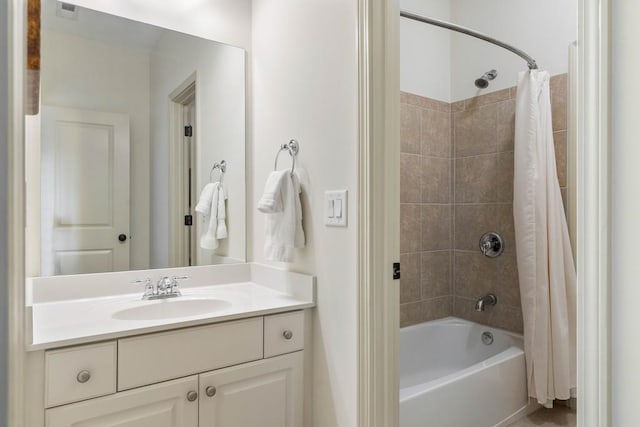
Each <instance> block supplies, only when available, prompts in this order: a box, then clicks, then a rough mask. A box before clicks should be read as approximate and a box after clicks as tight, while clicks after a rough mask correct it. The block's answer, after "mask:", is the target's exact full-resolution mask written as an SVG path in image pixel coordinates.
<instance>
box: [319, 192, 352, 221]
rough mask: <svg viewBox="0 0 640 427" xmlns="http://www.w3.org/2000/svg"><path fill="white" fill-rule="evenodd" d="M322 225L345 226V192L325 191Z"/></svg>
mask: <svg viewBox="0 0 640 427" xmlns="http://www.w3.org/2000/svg"><path fill="white" fill-rule="evenodd" d="M324 200H325V206H326V212H325V215H324V223H325V225H327V226H330V227H346V226H347V190H336V191H325V193H324Z"/></svg>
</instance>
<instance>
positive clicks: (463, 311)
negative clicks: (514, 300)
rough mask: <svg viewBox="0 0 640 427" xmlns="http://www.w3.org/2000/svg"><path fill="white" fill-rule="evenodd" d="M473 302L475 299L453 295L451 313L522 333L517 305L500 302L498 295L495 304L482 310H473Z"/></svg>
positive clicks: (474, 302) (520, 313)
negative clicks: (511, 305)
mask: <svg viewBox="0 0 640 427" xmlns="http://www.w3.org/2000/svg"><path fill="white" fill-rule="evenodd" d="M475 304H476V300H475V299H471V298H462V297H455V300H454V305H453V308H454V309H453V313H454V314H453V315H454V316H457V317H461V318H463V319H467V320H470V321H472V322H476V323H480V324H482V325H487V326H491V327H494V328H500V329H505V330H507V331H511V332H515V333H518V334H521V333H522V310H521V309H520V308H519V307H510V306H507V305H504V304H500V298H499V297H498V304H497V305H495V306H493V307H487V308H486V310H485V311H482V312H479V311H476V310H475Z"/></svg>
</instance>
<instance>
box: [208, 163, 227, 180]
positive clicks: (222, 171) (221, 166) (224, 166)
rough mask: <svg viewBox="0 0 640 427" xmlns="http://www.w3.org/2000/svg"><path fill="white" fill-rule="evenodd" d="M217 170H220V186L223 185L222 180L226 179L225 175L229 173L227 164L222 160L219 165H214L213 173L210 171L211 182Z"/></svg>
mask: <svg viewBox="0 0 640 427" xmlns="http://www.w3.org/2000/svg"><path fill="white" fill-rule="evenodd" d="M216 169H220V180H219V182H220V184H222V180H223V179H224V174H225V172H227V162H226V161H224V160H221V161H220V162H219V163H214V164H213V167H212V168H211V171H209V182H213V171H214V170H216Z"/></svg>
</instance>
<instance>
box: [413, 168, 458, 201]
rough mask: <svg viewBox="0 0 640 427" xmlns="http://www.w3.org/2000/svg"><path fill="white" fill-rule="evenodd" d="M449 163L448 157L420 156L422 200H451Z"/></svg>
mask: <svg viewBox="0 0 640 427" xmlns="http://www.w3.org/2000/svg"><path fill="white" fill-rule="evenodd" d="M451 164H452V161H451V160H450V159H441V158H437V157H423V158H422V167H421V171H422V183H421V186H420V188H422V202H423V203H449V202H451Z"/></svg>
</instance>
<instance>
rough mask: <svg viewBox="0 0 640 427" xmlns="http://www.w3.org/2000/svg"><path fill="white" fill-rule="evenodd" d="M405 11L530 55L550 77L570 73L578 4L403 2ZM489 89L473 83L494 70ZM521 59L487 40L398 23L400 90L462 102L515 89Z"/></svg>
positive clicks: (566, 0)
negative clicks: (479, 34)
mask: <svg viewBox="0 0 640 427" xmlns="http://www.w3.org/2000/svg"><path fill="white" fill-rule="evenodd" d="M400 5H401V8H402V9H403V10H406V11H410V12H415V13H418V14H424V15H426V16H429V17H433V18H438V19H444V20H448V21H451V22H453V23H456V24H459V25H463V26H467V27H469V28H471V29H474V30H476V31H480V32H483V33H486V34H488V35H490V36H493V37H495V38H497V39H499V40H502V41H504V42H506V43H509V44H511V45H513V46H515V47H517V48H519V49H522V50H524V51H525V52H526V53H528V54H529V55H531V56H532V57H533V58H534V59H536V61H537V62H538V65H539V67H540V69H542V70H547V71H549V72H550V73H551V74H552V75H556V74H562V73H566V72H567V71H568V55H569V53H568V52H569V51H568V47H569V44H571V43H572V42H573V41H575V40H576V38H577V10H578V4H577V1H576V0H563V1H557V0H540V1H537V2H535V4H532V3H531V2H529V1H526V0H514V1H504V0H484V1H481V2H479V1H477V0H455V1H454V0H428V1H424V0H401V1H400ZM494 68H495V69H497V70H498V78H497V79H496V80H494V81H493V82H491V85H490V86H489V88H488V89H485V90H482V91H480V90H478V89H477V88H476V87H475V85H474V81H475V79H477V78H478V77H480V76H481V75H482V74H484V73H485V72H486V71H489V70H490V69H494ZM526 69H527V66H526V62H525V61H524V60H522V59H520V57H518V56H516V55H514V54H513V53H510V52H508V51H506V50H504V49H502V48H499V47H497V46H494V45H491V44H489V43H487V42H484V41H481V40H477V39H474V38H470V37H469V36H465V35H462V34H458V33H454V32H451V31H448V30H443V29H438V28H435V27H433V26H431V25H429V24H424V23H418V22H413V21H409V20H407V19H405V18H401V20H400V89H401V90H403V91H408V92H411V93H415V94H418V95H422V96H427V97H430V98H435V99H439V100H441V101H451V102H454V101H459V100H462V99H466V98H470V97H472V96H476V95H478V94H484V93H490V92H494V91H497V90H500V89H504V88H507V87H511V86H515V85H516V81H517V75H518V72H520V71H522V70H526Z"/></svg>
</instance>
